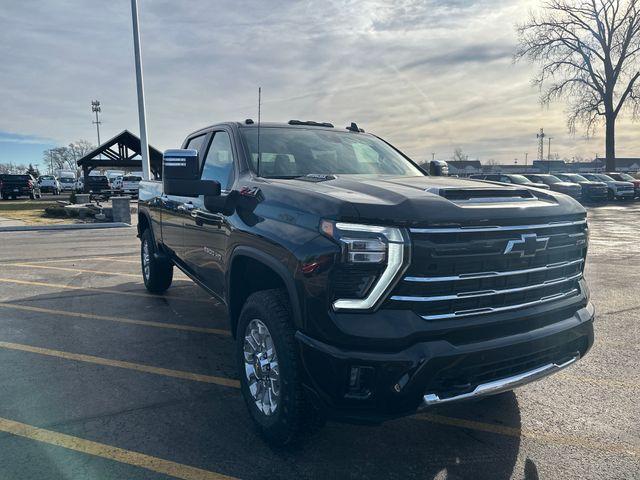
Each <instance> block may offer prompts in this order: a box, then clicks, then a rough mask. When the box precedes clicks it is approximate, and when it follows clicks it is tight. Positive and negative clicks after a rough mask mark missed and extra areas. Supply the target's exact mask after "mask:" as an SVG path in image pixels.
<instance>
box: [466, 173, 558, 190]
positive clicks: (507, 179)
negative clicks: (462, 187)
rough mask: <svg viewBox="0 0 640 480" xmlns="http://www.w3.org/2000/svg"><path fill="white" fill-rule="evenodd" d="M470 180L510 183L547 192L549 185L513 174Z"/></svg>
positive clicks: (482, 176)
mask: <svg viewBox="0 0 640 480" xmlns="http://www.w3.org/2000/svg"><path fill="white" fill-rule="evenodd" d="M471 178H474V179H476V180H488V181H490V182H500V183H512V184H514V185H522V186H525V187H535V188H542V189H543V190H549V185H547V184H545V183H535V182H532V181H531V180H529V179H528V178H527V177H525V176H524V175H518V174H513V173H483V174H479V175H471Z"/></svg>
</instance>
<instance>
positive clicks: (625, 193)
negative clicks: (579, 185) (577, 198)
mask: <svg viewBox="0 0 640 480" xmlns="http://www.w3.org/2000/svg"><path fill="white" fill-rule="evenodd" d="M581 175H582V176H583V177H584V178H586V179H587V180H591V181H593V182H604V183H606V184H607V188H608V189H609V200H613V199H620V200H633V198H634V197H635V196H636V193H635V190H634V187H633V183H631V182H621V181H619V180H614V179H613V178H611V177H610V176H609V175H605V174H604V173H582V174H581Z"/></svg>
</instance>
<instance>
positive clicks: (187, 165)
mask: <svg viewBox="0 0 640 480" xmlns="http://www.w3.org/2000/svg"><path fill="white" fill-rule="evenodd" d="M162 183H163V186H164V193H165V194H166V195H177V196H183V197H189V196H198V195H207V196H216V195H220V183H218V182H216V181H215V180H200V163H199V162H198V151H197V150H177V149H175V150H166V151H165V152H164V155H163V159H162Z"/></svg>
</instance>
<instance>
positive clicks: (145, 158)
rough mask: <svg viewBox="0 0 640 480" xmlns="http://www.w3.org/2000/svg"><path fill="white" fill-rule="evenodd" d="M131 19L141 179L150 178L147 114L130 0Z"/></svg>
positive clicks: (134, 4) (133, 2)
mask: <svg viewBox="0 0 640 480" xmlns="http://www.w3.org/2000/svg"><path fill="white" fill-rule="evenodd" d="M131 19H132V21H133V53H134V56H135V62H136V86H137V89H138V119H139V122H140V154H141V156H142V178H143V179H144V180H149V179H150V178H151V166H150V164H149V144H148V143H147V114H146V110H145V102H144V84H143V81H142V56H141V54H140V31H139V28H138V2H137V0H131Z"/></svg>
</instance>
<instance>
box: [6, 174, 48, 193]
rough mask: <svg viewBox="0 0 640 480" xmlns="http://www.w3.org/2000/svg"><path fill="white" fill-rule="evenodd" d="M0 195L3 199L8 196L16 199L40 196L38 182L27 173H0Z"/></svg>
mask: <svg viewBox="0 0 640 480" xmlns="http://www.w3.org/2000/svg"><path fill="white" fill-rule="evenodd" d="M0 196H2V199H3V200H8V199H9V198H12V199H14V200H15V199H16V198H18V197H29V198H31V199H32V200H33V199H34V198H40V189H39V188H38V182H36V180H35V179H34V178H33V177H32V176H31V175H28V174H18V175H14V174H9V173H4V174H1V175H0Z"/></svg>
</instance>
